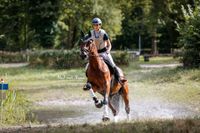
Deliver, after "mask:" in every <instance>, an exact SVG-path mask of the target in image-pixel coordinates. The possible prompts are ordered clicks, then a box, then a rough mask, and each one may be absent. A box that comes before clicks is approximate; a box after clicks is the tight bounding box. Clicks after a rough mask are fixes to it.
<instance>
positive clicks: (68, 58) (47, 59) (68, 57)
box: [30, 49, 84, 68]
mask: <svg viewBox="0 0 200 133" xmlns="http://www.w3.org/2000/svg"><path fill="white" fill-rule="evenodd" d="M83 64H84V62H83V61H82V60H81V58H80V56H79V50H77V49H73V50H45V51H35V52H33V53H32V54H30V66H44V67H47V68H71V67H80V66H82V65H83Z"/></svg>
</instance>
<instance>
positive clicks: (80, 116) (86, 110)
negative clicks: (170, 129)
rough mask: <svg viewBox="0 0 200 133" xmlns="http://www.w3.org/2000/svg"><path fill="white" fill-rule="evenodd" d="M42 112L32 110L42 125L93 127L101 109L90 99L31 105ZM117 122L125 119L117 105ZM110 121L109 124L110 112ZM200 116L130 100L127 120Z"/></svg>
mask: <svg viewBox="0 0 200 133" xmlns="http://www.w3.org/2000/svg"><path fill="white" fill-rule="evenodd" d="M35 104H36V105H37V106H39V107H42V109H37V110H35V111H34V113H35V115H36V116H37V118H38V120H39V121H40V122H42V123H49V124H51V123H62V124H83V123H89V124H95V123H98V122H101V118H102V114H103V108H102V109H97V108H95V106H94V104H93V101H92V100H89V99H88V100H74V101H68V100H62V99H57V100H51V101H40V102H36V103H35ZM120 106H121V109H120V114H119V120H121V121H122V120H126V113H125V110H124V104H123V103H122V102H121V105H120ZM109 113H110V118H111V121H113V116H112V113H111V111H110V112H109ZM194 116H200V111H199V110H196V111H195V110H193V109H190V108H189V107H187V106H185V105H180V104H179V105H178V104H174V103H166V102H162V101H161V100H159V101H158V100H135V101H133V100H132V101H131V119H132V120H142V119H173V118H186V117H187V118H190V117H194Z"/></svg>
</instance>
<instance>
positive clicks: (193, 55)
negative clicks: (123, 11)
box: [178, 6, 200, 67]
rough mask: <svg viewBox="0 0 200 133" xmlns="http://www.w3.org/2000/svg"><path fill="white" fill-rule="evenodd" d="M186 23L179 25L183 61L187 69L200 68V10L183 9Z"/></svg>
mask: <svg viewBox="0 0 200 133" xmlns="http://www.w3.org/2000/svg"><path fill="white" fill-rule="evenodd" d="M182 10H183V13H184V17H185V23H182V24H180V25H178V31H179V33H180V37H179V46H180V48H181V49H182V55H181V57H182V58H181V60H182V62H183V64H184V66H185V67H200V41H199V40H200V15H199V14H200V8H199V7H197V8H196V9H195V10H194V11H192V8H191V7H190V6H188V11H187V10H186V9H185V8H184V7H182Z"/></svg>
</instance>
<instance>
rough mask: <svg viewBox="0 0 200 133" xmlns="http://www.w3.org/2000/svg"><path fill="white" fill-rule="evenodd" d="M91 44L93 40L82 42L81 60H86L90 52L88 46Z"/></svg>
mask: <svg viewBox="0 0 200 133" xmlns="http://www.w3.org/2000/svg"><path fill="white" fill-rule="evenodd" d="M92 42H93V40H91V39H90V40H86V41H83V43H82V44H81V58H82V59H86V60H87V59H88V57H89V52H90V44H91V43H92Z"/></svg>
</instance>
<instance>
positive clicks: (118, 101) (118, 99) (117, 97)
mask: <svg viewBox="0 0 200 133" xmlns="http://www.w3.org/2000/svg"><path fill="white" fill-rule="evenodd" d="M110 101H111V104H112V106H113V107H114V108H115V110H116V111H117V112H118V113H119V111H120V107H121V105H122V104H123V102H122V101H123V100H122V96H121V94H120V93H119V92H118V93H116V94H114V95H113V96H112V97H111V99H110Z"/></svg>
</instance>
